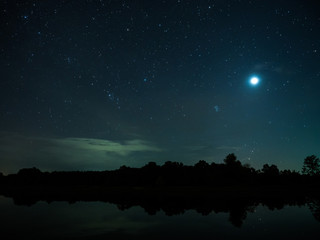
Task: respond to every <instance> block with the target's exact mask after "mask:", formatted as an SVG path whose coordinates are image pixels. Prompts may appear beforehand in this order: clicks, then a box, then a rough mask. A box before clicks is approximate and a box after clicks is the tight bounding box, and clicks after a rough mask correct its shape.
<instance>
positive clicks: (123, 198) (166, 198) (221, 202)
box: [9, 191, 320, 228]
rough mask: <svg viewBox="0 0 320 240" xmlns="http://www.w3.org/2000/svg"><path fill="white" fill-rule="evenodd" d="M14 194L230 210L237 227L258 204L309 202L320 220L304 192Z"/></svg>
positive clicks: (205, 211)
mask: <svg viewBox="0 0 320 240" xmlns="http://www.w3.org/2000/svg"><path fill="white" fill-rule="evenodd" d="M9 196H10V197H12V199H13V202H14V204H15V205H23V206H32V205H34V204H36V203H37V202H39V201H44V202H47V203H51V202H56V201H66V202H69V203H71V204H72V203H76V202H78V201H87V202H97V201H99V202H104V203H111V204H114V205H116V206H117V208H118V209H119V210H121V211H125V210H128V209H130V208H133V207H136V206H139V207H141V208H143V209H144V211H145V212H146V213H148V214H149V215H151V216H152V215H156V214H158V213H159V212H163V213H164V214H165V215H167V216H176V215H182V214H185V213H186V212H187V211H190V210H194V211H196V212H197V213H199V214H201V215H202V216H208V215H210V214H212V213H216V214H217V213H227V214H228V215H229V217H228V221H229V222H230V223H231V224H232V225H233V226H234V227H237V228H240V227H241V226H242V225H243V223H244V221H245V220H246V218H247V215H248V213H254V212H255V211H256V208H257V206H259V205H261V206H265V207H267V208H268V209H269V210H272V211H273V210H281V209H283V208H284V207H286V206H297V207H302V206H307V207H308V208H309V210H310V211H311V213H312V215H313V216H314V218H315V219H316V220H317V221H319V222H320V200H319V199H318V198H308V197H304V196H287V197H284V195H281V196H268V195H265V196H259V197H257V196H250V197H245V196H228V197H227V196H224V197H221V196H220V197H218V196H216V195H211V194H209V195H201V194H200V193H199V194H198V195H195V194H192V195H189V196H186V195H183V194H172V193H170V194H168V193H163V194H159V193H158V194H155V193H152V194H150V193H148V194H146V193H141V192H139V191H134V192H117V193H113V194H103V195H90V194H85V195H83V194H56V193H55V194H52V193H51V194H43V193H29V194H26V193H23V192H22V193H21V192H18V191H17V192H14V193H13V194H12V193H11V195H10V194H9Z"/></svg>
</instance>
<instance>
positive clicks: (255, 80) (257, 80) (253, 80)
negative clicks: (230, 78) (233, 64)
mask: <svg viewBox="0 0 320 240" xmlns="http://www.w3.org/2000/svg"><path fill="white" fill-rule="evenodd" d="M259 81H260V80H259V78H258V77H251V78H250V84H251V85H253V86H255V85H257V84H258V83H259Z"/></svg>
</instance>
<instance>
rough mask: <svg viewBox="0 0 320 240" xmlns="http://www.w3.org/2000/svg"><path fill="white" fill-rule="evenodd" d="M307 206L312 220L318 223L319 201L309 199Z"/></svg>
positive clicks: (319, 219)
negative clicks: (312, 217)
mask: <svg viewBox="0 0 320 240" xmlns="http://www.w3.org/2000/svg"><path fill="white" fill-rule="evenodd" d="M307 204H308V207H309V209H310V211H311V213H312V215H313V216H314V218H315V219H316V220H317V221H319V222H320V199H310V200H309V201H308V203H307Z"/></svg>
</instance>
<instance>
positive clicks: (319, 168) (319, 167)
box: [302, 155, 320, 176]
mask: <svg viewBox="0 0 320 240" xmlns="http://www.w3.org/2000/svg"><path fill="white" fill-rule="evenodd" d="M302 173H304V174H308V175H311V176H314V175H319V174H320V162H319V158H317V157H316V156H315V155H311V156H308V157H306V158H305V159H304V162H303V167H302Z"/></svg>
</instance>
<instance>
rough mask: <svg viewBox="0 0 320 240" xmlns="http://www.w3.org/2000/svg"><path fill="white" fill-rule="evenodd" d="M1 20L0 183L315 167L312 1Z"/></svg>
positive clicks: (90, 5)
mask: <svg viewBox="0 0 320 240" xmlns="http://www.w3.org/2000/svg"><path fill="white" fill-rule="evenodd" d="M0 11H1V12H0V18H1V19H0V73H1V80H0V81H1V82H0V171H2V172H4V173H11V172H16V171H17V170H19V169H20V168H24V167H33V166H35V167H37V168H40V169H41V170H50V171H51V170H109V169H115V168H119V167H120V166H122V165H127V166H132V167H140V166H143V165H145V164H146V163H147V162H149V161H155V162H157V163H158V164H163V163H164V162H166V161H169V160H170V161H179V162H183V163H184V164H186V165H193V164H195V163H196V162H198V161H199V160H200V159H203V160H205V161H207V162H209V163H211V162H213V161H214V162H216V163H221V162H222V161H223V159H224V157H225V156H226V155H227V154H229V153H235V154H236V155H237V156H238V159H239V160H240V161H241V162H242V163H250V164H251V166H253V167H255V168H258V169H259V168H261V167H262V165H263V164H265V163H268V164H276V165H277V166H278V167H279V168H280V169H295V170H301V167H302V164H303V160H304V158H305V157H306V156H308V155H312V154H315V155H319V154H320V101H319V99H320V95H319V88H320V55H319V54H320V3H318V1H303V0H300V1H298V0H287V1H284V0H283V1H281V0H275V1H273V0H265V1H264V0H257V1H254V0H252V1H245V0H238V1H236V0H234V1H227V0H215V1H214V0H206V1H191V0H172V1H171V0H167V1H164V0H163V1H150V0H141V1H139V0H132V1H129V0H127V1H120V0H119V1H113V0H109V1H103V0H100V1H94V0H87V1H82V0H70V1H69V0H65V1H58V0H57V1H56V0H41V1H40V0H39V1H35V0H34V1H13V0H8V1H4V0H2V1H1V3H0ZM254 77H255V78H254ZM251 78H254V79H253V82H254V80H255V82H254V83H256V84H252V83H251V82H250V79H251Z"/></svg>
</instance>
